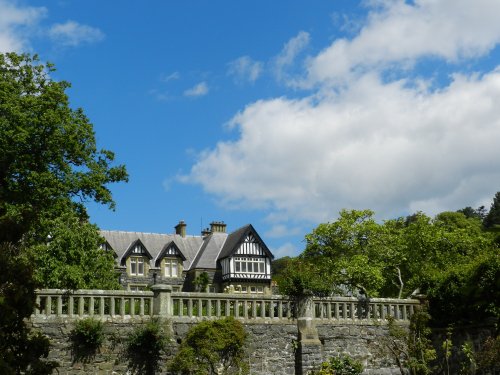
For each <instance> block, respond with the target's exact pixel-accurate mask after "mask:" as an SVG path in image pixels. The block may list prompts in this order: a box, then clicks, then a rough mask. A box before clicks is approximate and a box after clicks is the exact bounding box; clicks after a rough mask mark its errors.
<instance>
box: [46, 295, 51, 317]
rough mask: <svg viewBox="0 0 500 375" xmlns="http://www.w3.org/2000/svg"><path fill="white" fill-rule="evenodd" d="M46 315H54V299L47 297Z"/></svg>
mask: <svg viewBox="0 0 500 375" xmlns="http://www.w3.org/2000/svg"><path fill="white" fill-rule="evenodd" d="M45 314H46V315H47V316H50V315H52V297H51V296H47V302H46V304H45Z"/></svg>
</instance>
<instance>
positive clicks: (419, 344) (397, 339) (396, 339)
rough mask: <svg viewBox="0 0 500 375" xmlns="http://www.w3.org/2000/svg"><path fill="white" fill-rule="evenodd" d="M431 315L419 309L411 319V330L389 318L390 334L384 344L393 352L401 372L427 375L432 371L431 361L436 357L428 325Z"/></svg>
mask: <svg viewBox="0 0 500 375" xmlns="http://www.w3.org/2000/svg"><path fill="white" fill-rule="evenodd" d="M429 319H430V315H429V314H428V313H427V312H426V311H425V310H420V311H417V312H416V313H415V314H413V315H412V317H411V319H410V327H409V330H408V329H407V328H406V327H403V326H400V325H397V324H396V323H395V321H394V318H391V317H390V318H389V336H388V337H387V338H384V340H383V345H384V346H385V348H386V349H387V350H388V351H389V353H391V354H392V356H393V357H394V360H395V361H396V363H397V365H398V367H399V369H400V371H401V374H402V375H406V374H408V371H407V370H409V373H410V374H411V375H427V374H431V373H432V370H433V369H432V367H431V363H432V361H433V360H435V359H436V351H435V349H434V348H433V347H432V343H431V340H430V339H429V336H430V334H431V330H430V329H429V327H428V321H429Z"/></svg>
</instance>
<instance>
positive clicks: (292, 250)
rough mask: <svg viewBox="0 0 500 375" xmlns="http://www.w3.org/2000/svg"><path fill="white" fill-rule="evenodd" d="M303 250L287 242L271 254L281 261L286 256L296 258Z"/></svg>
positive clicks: (272, 250)
mask: <svg viewBox="0 0 500 375" xmlns="http://www.w3.org/2000/svg"><path fill="white" fill-rule="evenodd" d="M301 250H302V249H298V248H297V247H296V246H295V245H293V244H291V243H289V242H287V243H286V244H284V245H282V246H280V247H278V248H275V249H271V252H272V253H273V255H274V258H275V259H279V258H283V257H286V256H289V257H295V256H297V254H299V253H300V251H301Z"/></svg>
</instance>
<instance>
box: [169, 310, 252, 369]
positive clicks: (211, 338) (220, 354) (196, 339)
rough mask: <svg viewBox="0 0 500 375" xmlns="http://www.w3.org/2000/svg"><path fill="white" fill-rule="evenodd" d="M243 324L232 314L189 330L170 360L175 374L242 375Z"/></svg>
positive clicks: (244, 366)
mask: <svg viewBox="0 0 500 375" xmlns="http://www.w3.org/2000/svg"><path fill="white" fill-rule="evenodd" d="M246 336H247V334H246V332H245V329H244V327H243V325H242V324H241V323H240V322H239V321H237V320H235V319H234V318H232V317H227V318H224V319H219V320H207V321H204V322H201V323H198V324H197V325H196V326H194V327H192V328H190V329H189V331H188V333H187V335H186V338H185V339H184V341H182V343H181V346H180V348H179V352H178V353H177V355H176V356H175V357H174V359H173V360H172V363H171V364H170V369H171V371H173V373H174V374H182V375H189V374H193V375H194V374H196V375H206V374H210V375H215V374H224V375H229V374H245V373H247V368H246V364H245V363H244V345H245V340H246Z"/></svg>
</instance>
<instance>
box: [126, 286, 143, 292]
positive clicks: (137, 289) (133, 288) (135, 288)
mask: <svg viewBox="0 0 500 375" xmlns="http://www.w3.org/2000/svg"><path fill="white" fill-rule="evenodd" d="M128 288H129V290H130V291H131V292H142V291H144V290H146V288H147V285H134V284H131V285H129V286H128Z"/></svg>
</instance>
